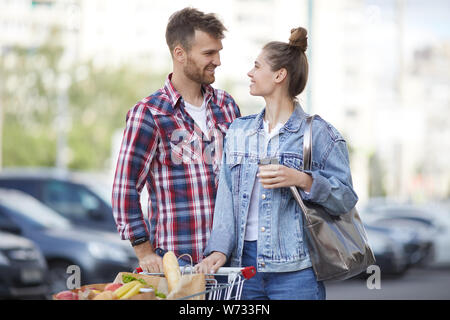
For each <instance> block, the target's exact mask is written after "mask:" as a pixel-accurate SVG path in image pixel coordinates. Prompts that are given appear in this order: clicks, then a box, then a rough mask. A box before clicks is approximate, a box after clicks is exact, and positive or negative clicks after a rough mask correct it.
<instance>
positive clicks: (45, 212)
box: [0, 193, 70, 229]
mask: <svg viewBox="0 0 450 320" xmlns="http://www.w3.org/2000/svg"><path fill="white" fill-rule="evenodd" d="M0 201H1V203H2V204H3V205H4V206H5V207H7V208H9V209H10V210H11V211H12V212H14V213H15V214H20V215H21V216H22V217H23V218H25V219H27V220H28V221H30V222H31V223H32V224H34V225H37V226H39V227H42V228H58V229H66V228H69V227H70V222H69V221H68V220H67V219H65V218H63V217H61V216H60V215H59V214H58V213H56V212H54V211H53V210H52V209H50V208H48V207H46V206H45V205H43V204H42V203H40V202H39V201H38V200H36V199H34V198H33V197H31V196H27V195H17V194H15V193H11V194H9V193H8V194H5V195H4V194H1V195H0Z"/></svg>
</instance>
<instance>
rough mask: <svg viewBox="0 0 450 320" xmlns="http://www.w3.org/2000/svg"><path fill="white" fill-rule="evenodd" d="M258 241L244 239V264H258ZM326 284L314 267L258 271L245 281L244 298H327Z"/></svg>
mask: <svg viewBox="0 0 450 320" xmlns="http://www.w3.org/2000/svg"><path fill="white" fill-rule="evenodd" d="M256 246H257V245H256V241H244V251H243V256H242V264H243V265H245V266H256ZM325 296H326V293H325V286H324V284H323V282H322V281H317V280H316V276H315V274H314V271H313V270H312V268H306V269H303V270H300V271H292V272H257V273H256V275H255V276H254V277H253V278H251V279H249V280H246V281H245V282H244V287H243V289H242V296H241V299H242V300H325Z"/></svg>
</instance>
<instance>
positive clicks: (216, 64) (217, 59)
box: [213, 54, 222, 67]
mask: <svg viewBox="0 0 450 320" xmlns="http://www.w3.org/2000/svg"><path fill="white" fill-rule="evenodd" d="M213 63H214V65H215V66H217V67H218V66H220V65H221V64H222V63H221V62H220V54H217V55H215V56H214V60H213Z"/></svg>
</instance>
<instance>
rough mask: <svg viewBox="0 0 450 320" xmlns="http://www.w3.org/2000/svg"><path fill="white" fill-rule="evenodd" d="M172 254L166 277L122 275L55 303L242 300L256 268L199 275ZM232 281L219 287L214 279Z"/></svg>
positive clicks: (62, 295)
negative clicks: (65, 301)
mask: <svg viewBox="0 0 450 320" xmlns="http://www.w3.org/2000/svg"><path fill="white" fill-rule="evenodd" d="M179 258H181V256H180V257H178V258H177V257H176V256H175V254H174V253H173V252H172V251H169V252H167V253H166V254H165V255H164V257H163V271H164V272H163V273H146V272H142V270H141V269H140V268H137V269H136V270H135V271H134V272H133V273H131V272H119V273H118V274H117V276H116V278H115V279H114V280H113V282H111V283H102V284H91V285H85V286H82V287H80V288H78V289H74V290H65V291H62V292H59V293H57V294H55V295H53V299H55V300H161V299H167V300H174V299H182V300H184V299H189V300H204V299H208V300H218V299H221V300H231V299H236V300H239V299H240V296H241V293H242V285H243V282H244V281H245V280H246V279H250V278H251V277H252V276H253V275H254V274H255V272H256V270H255V268H254V267H247V268H220V269H219V270H218V272H217V273H216V274H214V275H209V274H206V275H205V274H202V273H196V272H195V271H194V267H193V265H191V266H186V267H181V268H180V265H179V263H178V259H179ZM216 275H222V276H226V277H227V278H228V281H227V282H225V283H219V282H218V281H217V280H216V279H215V278H214V277H213V276H216Z"/></svg>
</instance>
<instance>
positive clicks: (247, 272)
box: [135, 266, 256, 280]
mask: <svg viewBox="0 0 450 320" xmlns="http://www.w3.org/2000/svg"><path fill="white" fill-rule="evenodd" d="M185 268H186V267H185ZM188 268H189V267H188ZM232 269H234V268H220V269H219V270H218V274H221V270H232ZM141 272H142V268H141V267H137V268H136V269H135V273H141ZM240 272H241V274H242V276H243V277H244V278H245V279H246V280H248V279H250V278H253V276H254V275H255V274H256V268H255V267H254V266H250V267H245V268H242V269H240ZM222 274H228V273H227V272H224V273H222Z"/></svg>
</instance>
